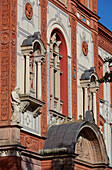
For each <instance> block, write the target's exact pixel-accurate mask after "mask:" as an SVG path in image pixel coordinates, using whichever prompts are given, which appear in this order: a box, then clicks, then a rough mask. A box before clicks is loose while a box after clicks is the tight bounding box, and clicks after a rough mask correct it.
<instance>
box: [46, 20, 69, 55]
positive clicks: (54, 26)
mask: <svg viewBox="0 0 112 170" xmlns="http://www.w3.org/2000/svg"><path fill="white" fill-rule="evenodd" d="M54 29H59V30H60V31H61V32H62V34H63V36H64V38H65V41H66V44H67V52H68V56H71V49H70V47H71V46H70V42H69V38H68V35H67V32H66V29H65V28H64V27H63V26H61V24H59V23H57V22H51V23H50V24H49V26H48V31H47V41H48V43H50V38H51V37H50V35H51V33H52V31H53V30H54Z"/></svg>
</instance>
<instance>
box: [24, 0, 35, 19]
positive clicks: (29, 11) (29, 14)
mask: <svg viewBox="0 0 112 170" xmlns="http://www.w3.org/2000/svg"><path fill="white" fill-rule="evenodd" d="M25 15H26V17H27V18H28V19H29V20H31V19H32V16H33V8H32V6H31V4H30V3H29V2H27V3H26V4H25Z"/></svg>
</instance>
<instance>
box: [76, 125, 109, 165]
mask: <svg viewBox="0 0 112 170" xmlns="http://www.w3.org/2000/svg"><path fill="white" fill-rule="evenodd" d="M75 154H77V155H78V156H77V157H76V160H75V162H76V164H77V163H78V164H79V162H80V163H82V164H84V166H86V165H88V166H90V167H95V166H96V167H99V168H104V165H108V163H109V161H108V157H107V152H106V147H105V143H104V139H103V137H102V135H101V133H100V132H99V130H98V127H97V126H96V125H93V124H90V123H87V124H85V125H84V126H83V127H82V128H81V129H80V132H79V134H78V137H77V142H76V145H75Z"/></svg>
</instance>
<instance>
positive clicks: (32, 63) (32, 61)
mask: <svg viewBox="0 0 112 170" xmlns="http://www.w3.org/2000/svg"><path fill="white" fill-rule="evenodd" d="M30 89H32V90H34V56H33V55H32V56H30Z"/></svg>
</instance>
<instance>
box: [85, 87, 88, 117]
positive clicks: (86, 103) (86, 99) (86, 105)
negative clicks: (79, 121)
mask: <svg viewBox="0 0 112 170" xmlns="http://www.w3.org/2000/svg"><path fill="white" fill-rule="evenodd" d="M84 91H85V99H84V100H85V103H84V104H85V112H84V116H85V114H86V111H87V110H88V89H87V88H84Z"/></svg>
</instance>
